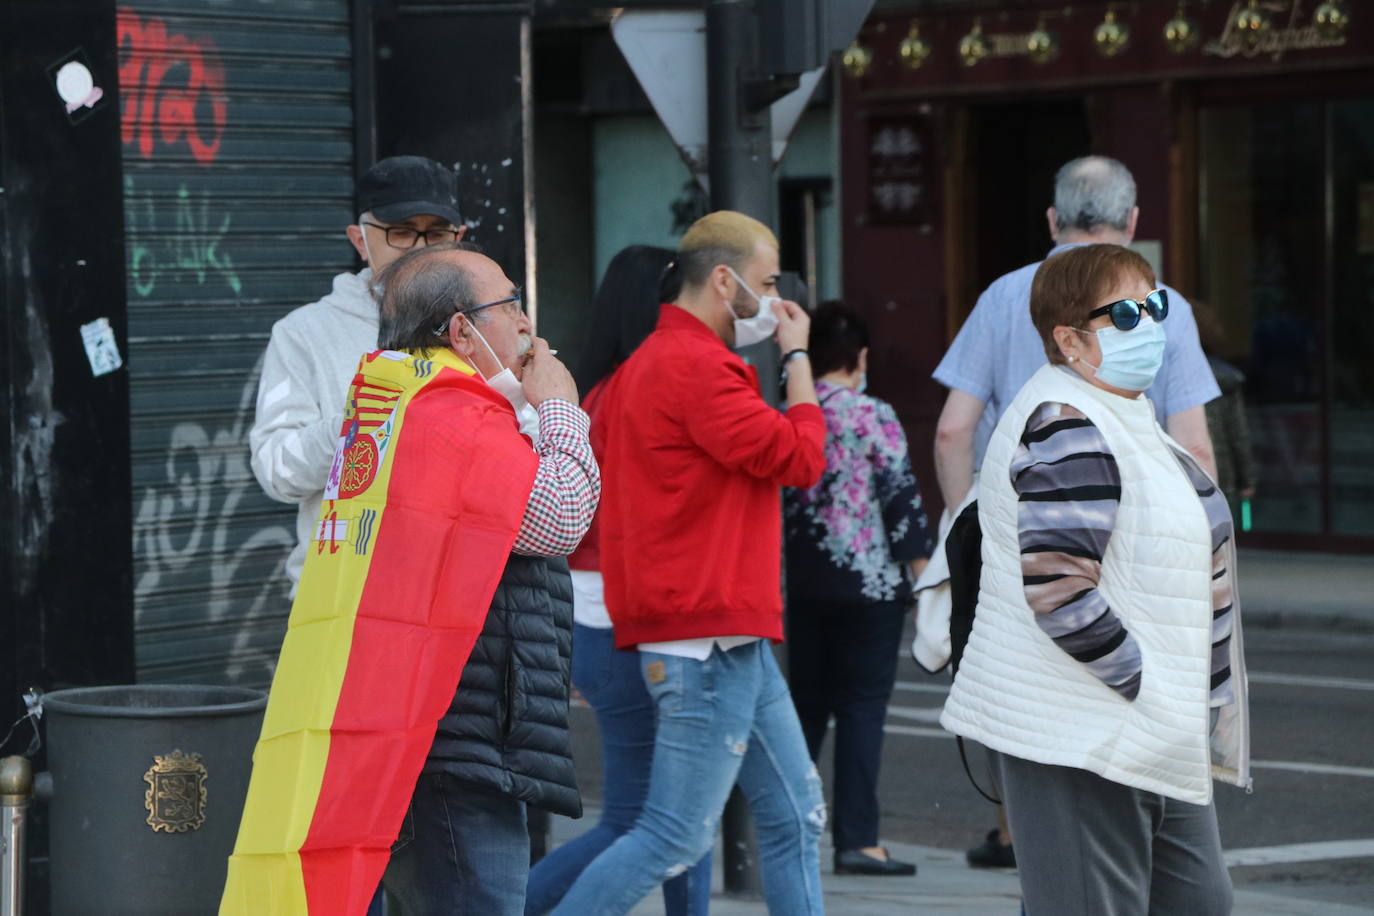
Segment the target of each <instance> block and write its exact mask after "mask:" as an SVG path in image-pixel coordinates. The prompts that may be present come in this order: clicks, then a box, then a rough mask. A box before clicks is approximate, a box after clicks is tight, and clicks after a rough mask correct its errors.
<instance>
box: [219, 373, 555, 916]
mask: <svg viewBox="0 0 1374 916" xmlns="http://www.w3.org/2000/svg"><path fill="white" fill-rule="evenodd" d="M537 466H538V459H537V458H536V456H535V454H534V452H533V451H532V450H531V449H530V447H529V444H528V442H527V441H526V440H525V439H524V438H523V437H521V436H520V435H519V434H518V431H517V426H516V420H515V414H514V411H513V410H512V409H511V407H510V405H509V403H507V401H506V400H505V399H504V398H503V397H501V396H500V395H499V394H497V393H496V392H495V391H493V390H492V389H491V388H489V387H487V385H486V383H485V382H483V381H482V380H481V379H480V378H477V377H476V376H475V373H474V372H473V370H472V369H471V368H470V367H469V366H467V365H466V364H465V363H463V362H462V361H461V360H459V359H458V358H457V357H456V356H454V355H453V354H452V353H450V352H448V351H446V350H445V351H436V353H435V356H434V358H433V359H425V358H420V357H417V356H413V355H410V354H406V353H396V352H392V351H385V350H384V351H380V352H377V353H373V354H370V355H368V356H365V357H364V358H363V360H362V362H361V363H360V364H359V366H358V373H357V375H356V376H355V377H354V380H353V384H352V386H351V387H350V388H349V392H348V403H347V408H346V414H345V417H344V423H343V429H342V431H341V433H340V436H339V445H338V449H337V451H336V452H335V456H334V466H333V468H332V470H331V472H330V475H329V481H328V484H327V487H326V489H325V498H324V503H323V506H322V508H321V512H320V519H319V523H318V524H317V525H316V528H315V533H314V538H313V541H312V544H311V550H310V552H309V554H308V555H307V559H306V563H305V570H304V572H303V573H302V575H301V582H300V589H299V591H298V592H297V595H296V600H295V604H294V605H292V608H291V618H290V621H289V623H288V628H287V633H286V639H285V641H284V642H283V643H282V649H281V656H280V658H279V660H278V662H277V671H276V676H275V678H274V680H273V682H272V692H271V696H270V698H269V700H268V703H267V713H266V718H265V719H264V721H263V727H262V735H261V737H260V738H259V739H258V745H257V749H256V750H255V751H254V754H253V776H252V780H251V782H250V783H249V787H248V799H247V803H246V805H245V808H244V812H243V820H242V822H241V824H240V826H239V835H238V842H237V843H236V844H235V846H234V854H233V855H232V856H231V857H230V859H229V876H228V882H227V884H226V886H225V890H224V896H223V899H222V900H221V903H220V914H221V916H271V914H282V916H288V914H289V916H296V914H300V916H307V914H308V916H352V914H362V913H365V912H366V910H367V906H368V903H369V902H370V901H371V899H372V896H373V893H374V891H375V890H376V887H377V883H378V881H379V880H380V879H381V875H382V872H383V871H384V870H385V868H386V863H387V859H388V855H389V853H390V847H391V844H392V843H393V842H394V841H395V838H396V833H397V831H398V830H399V829H400V825H401V820H402V818H403V817H404V815H405V810H406V805H407V804H408V803H409V801H410V796H411V793H412V792H413V790H414V788H415V781H416V779H417V778H418V776H419V774H420V770H421V767H422V766H423V764H424V761H425V756H426V754H427V753H428V751H429V747H430V743H431V742H432V741H433V739H434V730H435V727H436V725H437V723H438V720H439V718H440V717H441V716H442V715H443V714H444V712H445V711H446V710H447V709H448V707H449V704H450V703H451V702H452V700H453V694H454V691H455V690H456V689H457V686H458V680H459V678H460V676H461V675H462V671H463V665H464V664H465V663H466V662H467V658H468V654H469V653H470V652H471V651H472V645H473V643H474V642H475V641H476V639H477V634H478V633H479V632H480V631H481V629H482V624H483V622H484V621H485V619H486V613H487V608H488V606H489V604H490V602H491V597H492V594H493V592H494V591H495V590H496V584H497V581H498V580H499V579H500V576H501V572H502V570H503V569H504V568H505V565H506V560H507V557H508V556H509V553H510V549H511V546H512V545H513V544H514V542H515V535H516V532H517V531H518V530H519V527H520V521H521V519H522V518H523V516H524V511H525V504H526V502H527V500H528V497H529V492H530V488H531V486H532V485H533V482H534V475H535V471H536V469H537Z"/></svg>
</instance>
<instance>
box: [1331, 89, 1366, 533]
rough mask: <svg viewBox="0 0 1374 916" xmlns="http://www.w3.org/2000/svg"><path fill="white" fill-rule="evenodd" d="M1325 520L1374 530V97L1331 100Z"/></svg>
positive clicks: (1338, 527) (1341, 527)
mask: <svg viewBox="0 0 1374 916" xmlns="http://www.w3.org/2000/svg"><path fill="white" fill-rule="evenodd" d="M1330 118H1331V126H1330V142H1331V189H1332V195H1331V196H1332V200H1331V204H1332V213H1331V217H1332V219H1331V233H1332V244H1331V254H1332V287H1333V288H1332V296H1331V373H1330V379H1331V523H1332V528H1333V529H1334V530H1335V532H1336V533H1337V534H1356V535H1365V536H1369V535H1374V101H1355V102H1334V103H1332V104H1331V105H1330Z"/></svg>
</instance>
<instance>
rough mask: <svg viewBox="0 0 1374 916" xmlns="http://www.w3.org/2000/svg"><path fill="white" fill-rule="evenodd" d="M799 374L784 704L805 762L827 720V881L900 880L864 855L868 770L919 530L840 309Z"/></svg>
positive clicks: (853, 319) (874, 811)
mask: <svg viewBox="0 0 1374 916" xmlns="http://www.w3.org/2000/svg"><path fill="white" fill-rule="evenodd" d="M811 363H812V366H813V367H814V369H815V372H816V375H817V378H816V396H817V398H818V399H819V400H820V404H821V410H822V411H823V412H824V414H825V427H826V435H825V473H824V474H823V475H822V476H821V479H820V481H819V482H818V483H817V484H816V485H815V486H812V487H809V488H806V489H788V490H786V491H785V492H784V495H783V506H784V534H785V539H786V541H785V543H786V549H787V659H788V671H789V672H790V677H789V681H790V684H791V687H792V700H793V702H794V703H795V704H796V706H797V716H798V717H799V718H800V719H801V724H802V732H803V733H804V734H805V735H806V745H807V748H808V750H809V751H810V752H811V759H812V760H817V759H818V758H819V757H820V752H821V745H822V744H823V743H824V741H825V733H826V730H827V728H828V727H829V723H830V718H831V717H832V716H833V717H834V719H835V790H834V798H833V803H832V805H831V830H832V833H833V836H834V841H835V873H836V874H861V875H914V874H915V873H916V866H915V865H914V864H911V863H908V862H899V861H897V860H895V859H893V858H891V857H890V856H888V854H887V850H886V849H885V848H883V847H882V846H879V845H878V766H879V763H880V761H881V759H882V749H883V720H884V719H885V718H886V715H887V702H888V699H889V698H890V697H891V696H892V685H893V683H894V682H895V681H896V677H897V650H898V644H899V643H900V642H901V636H902V625H903V623H904V622H905V620H906V613H907V606H908V603H909V601H910V598H911V583H912V581H913V580H914V579H915V578H916V576H918V575H920V571H921V570H922V569H923V568H924V567H925V565H926V561H927V559H928V558H929V557H930V552H931V550H932V546H933V545H932V543H931V536H930V529H929V526H928V524H927V521H926V513H925V510H924V509H923V508H922V507H921V494H920V491H919V490H918V489H917V486H916V476H915V475H914V474H913V473H912V470H911V459H910V456H909V455H908V454H907V446H906V436H905V434H904V433H903V431H902V425H901V423H900V422H898V420H897V414H896V412H895V411H894V410H893V409H892V407H891V405H889V404H887V403H886V402H884V401H880V400H878V399H877V398H875V397H872V396H871V395H868V394H865V393H864V388H865V387H866V384H867V374H868V328H867V327H865V325H864V323H863V320H862V319H861V318H859V316H858V315H857V314H855V313H854V312H853V311H852V310H851V309H849V308H848V307H846V306H845V305H844V304H842V303H839V302H826V303H822V304H821V306H820V307H819V308H818V309H817V310H816V314H815V316H814V317H813V318H812V319H811Z"/></svg>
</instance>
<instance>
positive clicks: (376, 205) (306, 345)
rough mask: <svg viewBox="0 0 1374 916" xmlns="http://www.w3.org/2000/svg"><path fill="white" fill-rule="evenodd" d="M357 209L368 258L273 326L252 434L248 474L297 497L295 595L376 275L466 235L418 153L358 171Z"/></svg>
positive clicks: (359, 242) (451, 182) (442, 177)
mask: <svg viewBox="0 0 1374 916" xmlns="http://www.w3.org/2000/svg"><path fill="white" fill-rule="evenodd" d="M357 193H358V207H359V210H360V212H361V215H360V216H359V217H358V222H357V223H356V224H355V225H352V226H349V227H348V229H347V234H348V241H349V242H350V243H352V245H353V248H354V249H355V250H356V251H357V252H358V257H360V258H362V260H363V263H364V264H365V265H366V266H364V267H363V269H362V270H360V271H358V272H357V273H341V274H339V275H338V276H336V277H335V278H334V286H333V290H332V291H331V292H330V293H329V294H328V295H327V296H325V297H324V298H323V299H320V300H319V301H318V302H312V303H311V304H309V305H303V306H301V307H300V308H298V309H295V310H294V311H292V312H291V313H290V314H288V315H287V316H286V317H285V318H282V319H281V320H280V321H278V322H277V323H276V324H274V325H273V326H272V337H271V339H270V340H269V341H268V343H267V352H266V353H265V354H264V356H263V361H262V376H261V378H260V379H259V381H258V400H257V412H256V414H255V416H254V418H253V428H252V429H251V430H250V431H249V433H248V443H249V448H250V449H251V452H252V456H251V464H252V468H253V476H255V477H256V478H257V479H258V483H259V484H261V486H262V489H263V492H265V493H266V494H267V495H268V496H270V497H271V498H272V499H275V500H278V501H280V502H285V503H294V504H296V505H297V507H298V508H297V511H296V546H295V547H294V548H293V549H292V550H291V553H290V555H289V556H288V557H287V559H286V574H287V576H288V577H289V578H290V579H291V592H292V594H293V595H294V594H295V589H296V583H297V582H298V581H299V580H300V577H301V567H302V566H304V565H305V552H306V549H307V548H308V547H309V546H310V536H311V531H312V529H313V528H314V527H315V523H316V522H318V521H319V517H320V501H321V498H322V494H323V493H324V485H325V478H327V477H328V476H329V464H330V462H331V461H333V460H334V447H335V445H336V444H337V442H336V437H337V436H338V432H339V426H340V424H342V423H343V416H344V395H345V394H346V393H347V391H348V386H349V383H350V382H352V381H353V374H354V372H355V370H356V369H357V367H358V359H359V358H360V357H361V356H362V355H363V354H364V353H371V352H372V351H373V350H375V349H377V324H378V317H377V304H378V301H379V298H380V294H379V293H378V291H377V288H376V287H375V284H374V280H375V279H376V278H377V277H378V276H380V275H381V273H382V271H383V270H385V269H386V268H387V267H388V266H389V265H390V264H391V263H392V262H394V261H396V260H397V259H399V258H400V257H401V255H403V254H405V253H406V252H407V251H410V250H412V249H413V248H416V247H417V246H418V247H421V248H423V247H426V246H429V245H437V244H440V243H445V242H458V241H462V239H463V236H464V235H465V234H466V233H467V226H466V225H464V224H463V221H462V217H460V216H459V215H458V178H457V176H456V175H454V173H453V170H452V169H450V168H445V167H444V166H443V165H440V164H439V163H437V162H435V161H434V160H432V159H425V158H423V157H421V156H391V157H389V158H387V159H383V160H382V161H380V162H378V163H377V164H376V165H374V166H372V168H370V169H368V170H367V171H366V172H364V173H363V175H362V177H361V178H359V179H358V186H357Z"/></svg>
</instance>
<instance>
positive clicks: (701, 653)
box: [639, 636, 763, 662]
mask: <svg viewBox="0 0 1374 916" xmlns="http://www.w3.org/2000/svg"><path fill="white" fill-rule="evenodd" d="M762 638H763V637H762V636H703V637H701V638H699V639H673V640H669V641H668V642H642V643H640V644H639V651H641V652H658V653H659V654H661V655H677V656H679V657H681V658H694V659H696V660H697V661H699V662H704V661H706V659H707V658H709V657H710V655H711V650H712V649H714V648H715V647H716V646H720V651H722V652H729V651H730V650H731V649H735V648H738V647H740V646H744V645H748V644H749V643H751V642H757V641H758V640H760V639H762Z"/></svg>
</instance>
